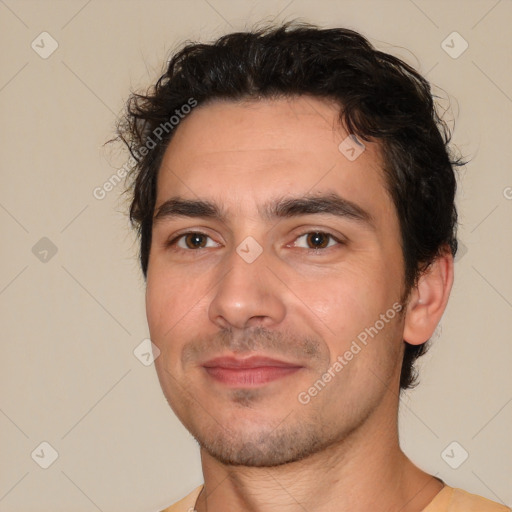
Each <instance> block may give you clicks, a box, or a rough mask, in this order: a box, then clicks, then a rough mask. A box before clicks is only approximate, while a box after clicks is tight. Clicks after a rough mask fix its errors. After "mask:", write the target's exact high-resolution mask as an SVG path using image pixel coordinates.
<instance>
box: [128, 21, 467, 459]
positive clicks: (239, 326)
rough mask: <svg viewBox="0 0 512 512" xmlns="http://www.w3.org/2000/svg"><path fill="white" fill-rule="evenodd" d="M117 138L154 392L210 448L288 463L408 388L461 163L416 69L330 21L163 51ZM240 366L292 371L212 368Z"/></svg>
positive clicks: (428, 324) (443, 261)
mask: <svg viewBox="0 0 512 512" xmlns="http://www.w3.org/2000/svg"><path fill="white" fill-rule="evenodd" d="M120 136H121V138H122V139H123V141H124V142H125V143H126V144H127V146H128V147H129V149H130V151H131V153H132V156H133V158H134V159H135V162H136V165H135V167H134V170H133V173H132V177H133V181H132V184H131V188H130V192H131V193H132V194H133V196H132V203H131V208H130V216H131V220H132V222H133V223H134V225H135V226H136V227H137V229H138V232H139V235H140V261H141V265H142V271H143V273H144V276H145V278H146V280H147V313H148V322H149V327H150V332H151V338H152V340H153V342H154V343H155V344H156V345H157V346H158V347H159V349H160V350H161V352H162V353H161V356H160V357H159V358H158V359H157V360H156V366H157V371H158V374H159V378H160V382H161V384H162V387H163V390H164V393H165V394H166V397H167V399H168V401H169V403H170V405H171V406H172V407H173V409H174V410H175V412H176V413H177V414H178V416H179V417H180V419H182V421H183V422H184V424H185V425H186V426H187V427H188V428H189V430H191V432H192V433H193V434H194V435H195V436H196V438H197V439H198V440H199V442H200V443H201V444H202V445H203V447H205V448H206V449H207V450H208V451H209V452H210V453H212V454H214V455H215V456H216V457H218V458H219V459H220V460H224V461H226V462H230V463H240V464H249V465H251V464H252V465H272V464H281V463H283V462H289V461H291V460H296V459H298V458H301V457H304V456H307V455H308V454H310V453H313V452H314V451H316V450H319V449H321V447H322V446H324V445H328V444H329V443H332V442H335V441H337V440H340V439H343V437H344V436H346V435H348V433H349V432H351V431H353V430H355V429H356V428H358V427H359V426H360V425H362V424H363V423H364V421H366V420H367V418H369V417H370V416H371V415H372V414H374V412H375V411H376V410H378V409H379V407H380V405H379V404H381V403H383V402H385V401H386V400H387V401H388V402H389V403H391V402H393V400H394V399H393V398H386V397H387V394H389V393H388V391H389V390H392V391H394V393H395V395H394V396H395V397H396V393H397V392H398V390H399V388H400V389H406V388H408V387H411V386H412V385H413V383H414V377H415V373H414V361H415V359H416V358H417V357H418V356H420V355H421V354H423V353H424V351H425V347H426V342H427V341H428V339H429V338H430V336H431V334H432V332H433V329H434V328H435V326H436V325H437V322H438V321H439V319H440V316H441V315H442V312H443V311H444V308H445V305H446V301H447V298H448V294H449V290H450V287H451V279H452V274H453V271H452V264H453V256H454V255H455V252H456V248H457V243H456V219H457V214H456V209H455V205H454V196H455V186H456V182H455V175H454V167H455V166H456V165H458V164H459V163H460V162H458V161H456V160H455V159H454V158H453V157H452V156H451V154H450V151H449V147H448V145H449V133H448V130H447V128H446V126H445V124H444V123H443V122H442V121H441V119H440V118H439V117H438V115H437V113H436V109H435V105H434V102H433V98H432V94H431V90H430V87H429V84H428V82H427V81H426V80H425V79H424V78H423V77H421V76H420V75H419V74H418V73H417V72H416V71H415V70H414V69H412V68H411V67H410V66H408V65H407V64H405V63H404V62H403V61H401V60H399V59H398V58H396V57H393V56H391V55H388V54H386V53H382V52H380V51H377V50H376V49H374V48H373V47H372V46H371V44H370V43H369V42H368V41H367V40H366V39H365V38H364V37H363V36H361V35H360V34H358V33H356V32H353V31H351V30H346V29H341V28H337V29H326V30H322V29H319V28H316V27H313V26H309V25H298V24H295V25H294V24H292V25H288V24H287V25H283V26H280V27H277V28H268V29H262V30H259V31H253V32H246V33H235V34H229V35H226V36H224V37H222V38H220V39H219V40H218V41H216V42H214V43H213V44H189V45H187V46H185V47H184V48H183V49H182V50H181V51H179V52H178V53H176V54H175V55H174V56H173V58H172V59H171V61H170V62H169V65H168V67H167V70H166V72H165V73H164V75H163V76H162V77H161V78H160V79H159V81H158V82H157V84H156V85H155V87H154V88H153V89H152V90H150V91H149V92H148V93H147V94H145V95H139V94H134V95H132V97H131V98H130V101H129V103H128V112H127V116H126V117H125V119H124V122H123V123H122V124H121V125H120ZM354 155H355V156H356V158H355V157H354ZM187 233H188V234H187ZM248 237H249V238H248ZM246 255H247V256H246ZM249 255H250V257H249ZM365 334H366V336H365ZM348 352H350V353H351V354H352V356H350V354H348ZM252 354H263V355H265V356H268V357H273V358H277V359H279V360H280V361H281V362H284V363H286V364H287V370H286V371H285V372H284V373H286V372H288V370H289V373H286V374H285V375H284V376H280V377H279V378H276V379H275V380H271V381H270V382H267V383H265V384H264V385H263V384H262V385H257V386H253V387H251V386H243V385H237V383H236V382H228V383H227V382H226V381H225V379H226V375H225V373H226V372H224V373H222V371H220V373H218V368H217V369H216V368H213V367H212V366H211V360H212V359H215V358H216V357H218V356H224V355H229V356H240V357H245V356H248V355H252ZM343 354H346V357H345V358H343V357H341V359H339V357H338V356H343ZM341 360H343V362H341ZM336 361H338V363H339V364H338V365H336ZM208 365H210V366H208ZM340 365H341V369H340ZM216 372H217V373H216ZM279 372H281V373H283V370H280V371H278V373H279ZM221 374H222V375H221ZM228 374H229V372H228ZM265 375H267V377H268V374H265ZM326 375H330V378H329V377H325V378H322V376H326ZM219 376H220V377H219ZM219 378H220V380H219ZM265 378H266V377H265ZM319 379H320V381H322V383H319V384H317V386H316V388H315V389H317V391H316V392H315V391H313V390H312V391H311V393H309V392H306V394H302V395H301V396H302V401H301V399H300V398H299V400H298V401H297V400H296V398H294V397H298V396H299V395H300V393H301V391H307V390H308V389H311V386H312V384H314V383H315V382H317V383H318V381H319ZM228 380H229V379H228ZM235 380H236V379H235ZM325 381H327V382H325ZM237 382H238V381H237ZM313 387H314V386H313ZM320 388H321V389H320ZM324 388H325V389H324ZM365 390H366V391H365ZM361 393H363V394H364V393H366V394H365V396H364V397H362V396H361ZM307 397H309V399H308V398H307ZM312 398H314V400H313V399H312ZM290 400H295V403H294V405H293V406H290V412H289V415H288V416H287V419H284V416H285V414H283V412H286V411H283V410H282V406H283V404H288V403H291V402H290ZM303 402H307V404H304V403H303ZM208 405H212V406H213V408H212V410H210V411H207V410H205V407H208ZM329 410H331V411H337V416H336V417H337V418H339V416H340V414H339V413H340V412H342V413H345V416H344V417H343V418H342V419H341V420H339V419H338V420H336V421H333V418H332V417H331V416H330V414H331V413H330V412H329ZM208 415H209V416H210V418H208ZM342 416H343V414H342ZM325 425H330V427H329V428H327V427H325ZM331 426H332V427H331ZM286 439H293V440H295V441H294V446H291V445H290V442H288V443H286V442H285V441H286ZM278 446H282V447H283V448H282V449H278V448H277V447H278ZM229 447H231V449H230V448H229Z"/></svg>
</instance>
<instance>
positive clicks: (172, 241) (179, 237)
mask: <svg viewBox="0 0 512 512" xmlns="http://www.w3.org/2000/svg"><path fill="white" fill-rule="evenodd" d="M310 234H320V235H326V236H328V237H329V238H330V239H332V240H334V241H335V242H337V244H338V245H346V242H345V241H343V240H340V239H339V238H338V237H336V236H334V235H333V234H332V233H329V232H328V231H320V230H312V231H305V232H304V233H301V234H299V235H297V237H296V238H295V241H296V240H298V239H299V238H301V237H303V236H305V235H310ZM187 235H201V236H205V237H207V238H210V239H211V237H210V236H209V235H207V234H206V233H203V232H201V231H187V232H185V233H181V234H179V235H178V236H176V237H174V238H173V239H172V240H170V241H169V242H167V243H166V244H165V246H166V247H167V248H169V247H176V245H177V243H178V242H179V241H180V240H181V239H182V238H184V237H186V236H187ZM333 247H335V246H330V247H324V248H321V247H318V248H315V249H312V248H308V249H305V250H306V251H308V252H313V253H314V254H318V251H326V250H327V249H332V248H333ZM201 249H207V247H206V248H205V247H199V248H198V249H183V248H182V247H178V248H175V250H177V251H181V252H200V250H201Z"/></svg>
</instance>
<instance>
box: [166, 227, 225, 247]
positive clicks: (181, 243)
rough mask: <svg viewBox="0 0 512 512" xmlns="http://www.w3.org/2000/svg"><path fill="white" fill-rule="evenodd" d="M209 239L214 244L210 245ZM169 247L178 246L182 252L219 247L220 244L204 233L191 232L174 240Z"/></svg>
mask: <svg viewBox="0 0 512 512" xmlns="http://www.w3.org/2000/svg"><path fill="white" fill-rule="evenodd" d="M207 239H210V240H211V242H212V243H211V244H209V245H208V242H207ZM167 245H168V246H177V247H179V248H180V249H182V250H196V249H205V248H208V247H217V245H218V244H217V243H216V242H214V241H213V240H212V239H211V238H210V237H209V236H208V235H206V234H204V233H201V232H199V231H189V232H187V233H182V234H181V235H179V236H177V237H176V238H174V239H172V240H171V241H170V242H169V243H168V244H167Z"/></svg>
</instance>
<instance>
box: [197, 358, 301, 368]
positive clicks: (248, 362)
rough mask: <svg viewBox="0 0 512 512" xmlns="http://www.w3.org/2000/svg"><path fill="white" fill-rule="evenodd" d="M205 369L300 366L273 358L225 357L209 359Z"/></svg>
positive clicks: (204, 364)
mask: <svg viewBox="0 0 512 512" xmlns="http://www.w3.org/2000/svg"><path fill="white" fill-rule="evenodd" d="M203 366H204V367H205V368H215V367H217V368H235V369H236V368H239V369H246V368H260V367H265V366H267V367H268V366H274V367H283V368H284V367H296V368H298V367H300V365H298V364H294V363H288V362H286V361H281V360H279V359H273V358H271V357H263V356H250V357H246V358H240V357H233V356H223V357H215V358H213V359H209V360H208V361H206V362H205V363H203Z"/></svg>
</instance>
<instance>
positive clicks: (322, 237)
mask: <svg viewBox="0 0 512 512" xmlns="http://www.w3.org/2000/svg"><path fill="white" fill-rule="evenodd" d="M329 238H332V237H331V235H328V234H327V233H321V232H314V233H307V238H306V240H307V243H308V244H309V245H310V246H311V248H312V249H324V248H325V247H327V245H328V244H329Z"/></svg>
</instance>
